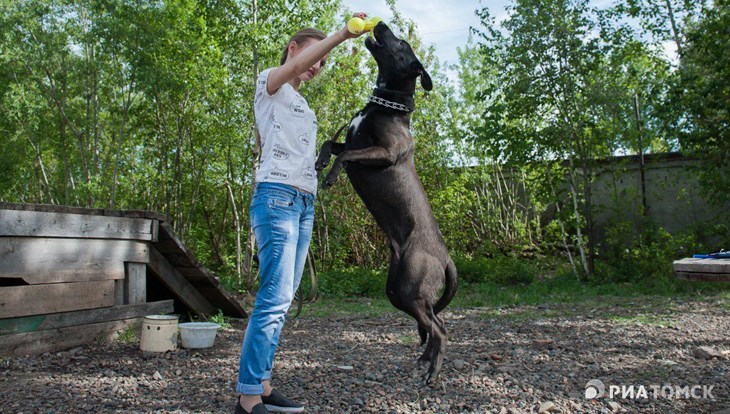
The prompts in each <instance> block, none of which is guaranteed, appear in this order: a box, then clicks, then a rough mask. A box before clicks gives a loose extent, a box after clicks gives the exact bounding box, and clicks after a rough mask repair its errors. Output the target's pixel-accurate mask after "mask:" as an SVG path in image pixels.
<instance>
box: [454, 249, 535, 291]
mask: <svg viewBox="0 0 730 414" xmlns="http://www.w3.org/2000/svg"><path fill="white" fill-rule="evenodd" d="M454 263H455V264H456V270H457V273H458V275H459V281H460V282H463V283H465V284H471V283H484V282H489V283H494V284H497V285H518V284H530V283H532V282H533V281H534V280H535V274H536V272H537V271H536V269H535V267H533V265H532V264H531V263H529V262H528V261H527V260H524V259H520V258H517V257H510V256H495V257H492V258H476V259H468V258H465V257H456V258H455V259H454Z"/></svg>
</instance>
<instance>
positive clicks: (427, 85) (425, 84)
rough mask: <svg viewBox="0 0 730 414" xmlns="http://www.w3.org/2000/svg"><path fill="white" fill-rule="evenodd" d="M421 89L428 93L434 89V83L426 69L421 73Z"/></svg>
mask: <svg viewBox="0 0 730 414" xmlns="http://www.w3.org/2000/svg"><path fill="white" fill-rule="evenodd" d="M421 87H422V88H423V89H425V90H427V91H430V90H431V89H433V82H431V76H429V74H428V72H426V69H424V70H423V71H422V72H421Z"/></svg>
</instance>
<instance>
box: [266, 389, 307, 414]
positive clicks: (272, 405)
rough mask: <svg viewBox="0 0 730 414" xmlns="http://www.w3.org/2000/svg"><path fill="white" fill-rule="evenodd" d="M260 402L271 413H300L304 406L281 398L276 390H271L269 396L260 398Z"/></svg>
mask: <svg viewBox="0 0 730 414" xmlns="http://www.w3.org/2000/svg"><path fill="white" fill-rule="evenodd" d="M261 401H263V402H264V404H266V408H267V409H268V410H269V412H271V413H301V412H304V406H303V405H302V404H299V403H296V402H294V401H292V400H290V399H288V398H286V397H285V396H283V395H282V394H281V393H280V392H279V391H277V390H276V389H273V390H271V395H268V396H263V395H262V396H261Z"/></svg>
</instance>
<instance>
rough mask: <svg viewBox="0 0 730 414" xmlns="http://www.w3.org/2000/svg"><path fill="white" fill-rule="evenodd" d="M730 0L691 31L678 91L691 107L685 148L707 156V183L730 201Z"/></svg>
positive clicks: (705, 13)
mask: <svg viewBox="0 0 730 414" xmlns="http://www.w3.org/2000/svg"><path fill="white" fill-rule="evenodd" d="M728 27H730V2H729V1H727V0H719V1H715V2H714V5H713V6H712V7H708V8H705V9H704V10H703V13H702V16H701V19H700V20H699V21H697V22H696V23H694V24H692V25H691V26H690V28H689V30H688V33H687V48H686V49H685V54H684V56H683V60H682V65H681V67H680V70H679V73H680V81H679V82H678V86H677V93H678V95H679V96H680V102H681V103H682V104H683V106H684V108H686V110H687V114H686V117H683V118H682V120H683V121H684V122H683V123H682V125H681V126H680V127H681V129H680V132H681V135H680V136H681V138H682V144H683V148H684V149H686V150H687V151H689V152H691V153H693V154H695V155H696V156H698V157H701V158H702V159H704V160H706V161H707V162H705V163H704V164H703V165H704V169H703V176H702V177H701V183H702V184H703V187H704V188H705V189H706V190H707V192H708V193H709V194H710V196H711V198H712V199H713V200H715V201H717V202H718V203H727V202H729V201H730V194H728V191H727V189H728V188H730V132H729V130H728V124H730V84H728V79H730V57H729V56H728V53H727V50H728V48H729V47H730V31H728Z"/></svg>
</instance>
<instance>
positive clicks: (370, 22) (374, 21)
mask: <svg viewBox="0 0 730 414" xmlns="http://www.w3.org/2000/svg"><path fill="white" fill-rule="evenodd" d="M382 21H383V19H381V18H380V17H371V18H369V19H367V20H365V31H367V32H369V31H371V30H373V29H374V28H375V26H377V25H378V23H380V22H382Z"/></svg>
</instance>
